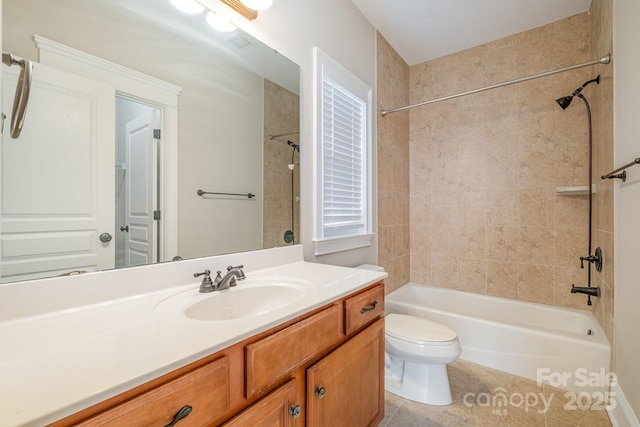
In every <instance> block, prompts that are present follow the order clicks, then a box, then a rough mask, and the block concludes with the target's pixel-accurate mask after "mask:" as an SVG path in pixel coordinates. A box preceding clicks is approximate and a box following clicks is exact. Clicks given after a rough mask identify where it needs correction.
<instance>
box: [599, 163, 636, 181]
mask: <svg viewBox="0 0 640 427" xmlns="http://www.w3.org/2000/svg"><path fill="white" fill-rule="evenodd" d="M637 164H640V157H636V158H635V159H634V160H633V161H632V162H629V163H627V164H626V165H624V166H621V167H619V168H618V169H616V170H614V171H611V172H609V173H608V174H606V175H602V176H601V177H600V178H601V179H614V178H618V179H621V180H622V182H626V181H627V171H626V170H625V169H626V168H629V167H631V166H633V165H637ZM620 171H622V173H618V172H620Z"/></svg>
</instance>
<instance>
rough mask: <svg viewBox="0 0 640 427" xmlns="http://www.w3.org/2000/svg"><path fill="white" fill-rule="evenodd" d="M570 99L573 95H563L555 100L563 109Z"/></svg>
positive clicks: (569, 102)
mask: <svg viewBox="0 0 640 427" xmlns="http://www.w3.org/2000/svg"><path fill="white" fill-rule="evenodd" d="M571 100H573V95H570V96H563V97H562V98H558V99H556V102H557V103H558V105H559V106H560V107H562V109H563V110H566V109H567V107H568V106H569V104H571Z"/></svg>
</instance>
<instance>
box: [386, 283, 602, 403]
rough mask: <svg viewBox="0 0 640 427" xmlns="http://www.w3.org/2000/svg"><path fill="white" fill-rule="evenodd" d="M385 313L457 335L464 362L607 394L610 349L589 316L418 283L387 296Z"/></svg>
mask: <svg viewBox="0 0 640 427" xmlns="http://www.w3.org/2000/svg"><path fill="white" fill-rule="evenodd" d="M385 311H386V313H387V314H388V313H404V314H411V315H414V316H418V317H424V318H427V319H430V320H433V321H436V322H439V323H441V324H443V325H445V326H448V327H449V328H451V329H453V330H454V331H456V333H457V335H458V338H459V340H460V344H461V345H462V355H461V356H460V358H461V359H464V360H468V361H470V362H474V363H477V364H480V365H483V366H487V367H490V368H494V369H499V370H501V371H505V372H509V373H511V374H514V375H519V376H522V377H525V378H529V379H532V380H536V381H539V382H543V383H550V384H551V385H554V386H557V387H559V388H563V389H565V390H569V391H575V392H580V391H587V392H589V393H593V392H596V391H597V392H606V391H607V390H608V385H609V384H608V382H609V380H610V377H609V374H608V373H609V366H610V365H609V363H610V354H611V346H610V344H609V341H608V340H607V337H606V336H605V334H604V331H603V330H602V328H601V327H600V325H599V324H598V322H597V321H596V319H595V317H594V316H593V315H592V314H591V313H590V312H588V311H583V310H575V309H570V308H560V307H555V306H550V305H545V304H537V303H530V302H523V301H518V300H512V299H507V298H499V297H492V296H486V295H479V294H473V293H468V292H461V291H455V290H450V289H442V288H437V287H432V286H426V285H417V284H413V283H409V284H407V285H405V286H403V287H401V288H400V289H397V290H396V291H394V292H391V293H390V294H389V295H387V296H386V299H385ZM589 331H591V332H589ZM589 333H591V335H589Z"/></svg>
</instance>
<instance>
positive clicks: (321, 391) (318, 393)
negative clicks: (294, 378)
mask: <svg viewBox="0 0 640 427" xmlns="http://www.w3.org/2000/svg"><path fill="white" fill-rule="evenodd" d="M315 393H316V396H318V399H322V398H323V397H324V395H325V394H326V391H325V389H324V387H318V388H316V389H315Z"/></svg>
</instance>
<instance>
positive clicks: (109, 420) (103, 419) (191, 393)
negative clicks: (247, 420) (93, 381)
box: [78, 356, 229, 427]
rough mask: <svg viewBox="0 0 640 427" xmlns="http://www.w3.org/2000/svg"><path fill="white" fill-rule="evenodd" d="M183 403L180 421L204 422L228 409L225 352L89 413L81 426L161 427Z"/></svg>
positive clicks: (190, 422) (212, 419) (204, 423)
mask: <svg viewBox="0 0 640 427" xmlns="http://www.w3.org/2000/svg"><path fill="white" fill-rule="evenodd" d="M186 405H188V406H191V408H192V409H191V412H190V413H189V415H188V416H187V417H186V418H184V421H181V422H180V425H185V426H204V425H208V424H211V422H212V421H214V420H215V419H216V418H218V417H220V416H221V415H223V414H224V413H225V412H226V411H228V410H229V357H227V356H225V357H222V358H220V359H217V360H215V361H213V362H211V363H208V364H207V365H204V366H202V367H200V368H198V369H195V370H193V371H191V372H188V373H186V374H184V375H182V376H180V377H178V378H176V379H174V380H171V381H169V382H168V383H166V384H163V385H161V386H159V387H157V388H154V389H152V390H150V391H148V392H146V393H143V394H141V395H139V396H136V397H134V398H133V399H131V400H128V401H126V402H124V403H122V404H120V405H118V406H115V407H113V408H111V409H109V410H107V411H106V412H103V413H100V414H98V415H96V416H94V417H91V418H89V419H87V420H85V421H83V422H81V423H80V424H78V425H81V426H103V425H104V426H124V425H126V426H127V427H135V426H140V427H154V426H158V427H163V426H166V425H167V424H169V423H170V422H171V420H173V417H174V416H175V415H176V414H177V413H178V411H180V409H182V408H183V407H185V406H186Z"/></svg>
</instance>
